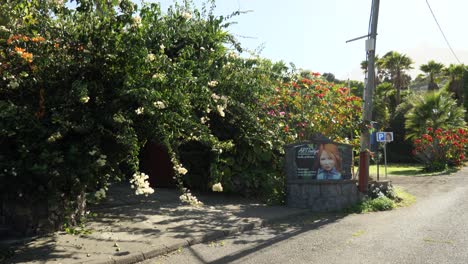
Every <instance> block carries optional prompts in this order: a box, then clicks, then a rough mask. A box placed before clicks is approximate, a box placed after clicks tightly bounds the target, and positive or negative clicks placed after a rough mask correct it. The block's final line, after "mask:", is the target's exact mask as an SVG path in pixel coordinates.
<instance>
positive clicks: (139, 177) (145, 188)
mask: <svg viewBox="0 0 468 264" xmlns="http://www.w3.org/2000/svg"><path fill="white" fill-rule="evenodd" d="M148 179H149V176H148V175H146V174H144V173H143V172H135V173H134V174H133V177H132V179H130V184H131V187H132V189H135V194H136V195H140V194H144V195H145V196H148V194H152V193H154V189H153V188H151V187H150V185H149V182H148V181H147V180H148Z"/></svg>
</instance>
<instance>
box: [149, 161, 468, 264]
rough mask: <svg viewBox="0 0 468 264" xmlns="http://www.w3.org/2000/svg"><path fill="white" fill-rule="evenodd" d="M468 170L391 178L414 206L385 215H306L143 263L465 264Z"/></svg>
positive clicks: (467, 224) (467, 223)
mask: <svg viewBox="0 0 468 264" xmlns="http://www.w3.org/2000/svg"><path fill="white" fill-rule="evenodd" d="M465 174H468V169H467V168H465V169H463V170H462V171H461V172H458V173H457V174H454V175H448V176H433V177H392V178H391V180H392V181H393V182H394V184H395V185H397V186H401V187H403V188H404V189H406V190H408V191H409V192H410V193H413V194H415V195H416V197H417V203H416V204H414V205H412V206H410V207H407V208H400V209H397V210H394V211H390V212H380V213H371V214H363V215H355V214H353V215H321V216H312V215H311V216H304V217H301V218H296V219H290V220H289V221H285V222H280V223H276V224H274V225H271V226H268V227H265V228H262V229H257V230H253V231H250V232H248V233H244V234H241V235H238V236H233V237H228V238H225V239H223V240H219V241H216V242H211V243H206V244H198V245H194V246H192V247H189V248H183V249H180V250H179V251H177V252H174V253H171V254H169V255H166V256H161V257H158V258H155V259H152V260H148V261H146V262H143V263H144V264H149V263H152V264H154V263H174V264H175V263H178V264H181V263H255V264H260V263H269V264H271V263H347V264H348V263H360V264H361V263H372V264H375V263H411V264H414V263H463V264H465V263H468V203H467V202H468V177H465Z"/></svg>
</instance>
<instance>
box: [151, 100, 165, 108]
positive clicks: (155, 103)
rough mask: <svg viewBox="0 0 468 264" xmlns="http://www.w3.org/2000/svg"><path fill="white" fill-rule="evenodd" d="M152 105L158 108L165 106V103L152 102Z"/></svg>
mask: <svg viewBox="0 0 468 264" xmlns="http://www.w3.org/2000/svg"><path fill="white" fill-rule="evenodd" d="M153 105H154V107H156V108H158V109H164V108H166V104H164V102H162V101H157V102H154V103H153Z"/></svg>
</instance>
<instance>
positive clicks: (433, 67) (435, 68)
mask: <svg viewBox="0 0 468 264" xmlns="http://www.w3.org/2000/svg"><path fill="white" fill-rule="evenodd" d="M443 68H444V64H442V63H438V62H435V61H433V60H430V61H429V62H428V63H427V64H423V65H421V66H420V67H419V69H420V70H421V71H423V72H424V73H426V74H427V75H428V77H429V83H428V85H427V90H428V91H432V90H438V89H439V86H438V85H437V83H436V82H435V77H436V76H437V75H438V74H440V73H441V72H442V69H443Z"/></svg>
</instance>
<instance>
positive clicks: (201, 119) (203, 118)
mask: <svg viewBox="0 0 468 264" xmlns="http://www.w3.org/2000/svg"><path fill="white" fill-rule="evenodd" d="M208 120H210V119H209V118H208V117H206V116H204V117H202V118H200V122H201V123H202V124H205V123H206V121H208Z"/></svg>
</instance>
